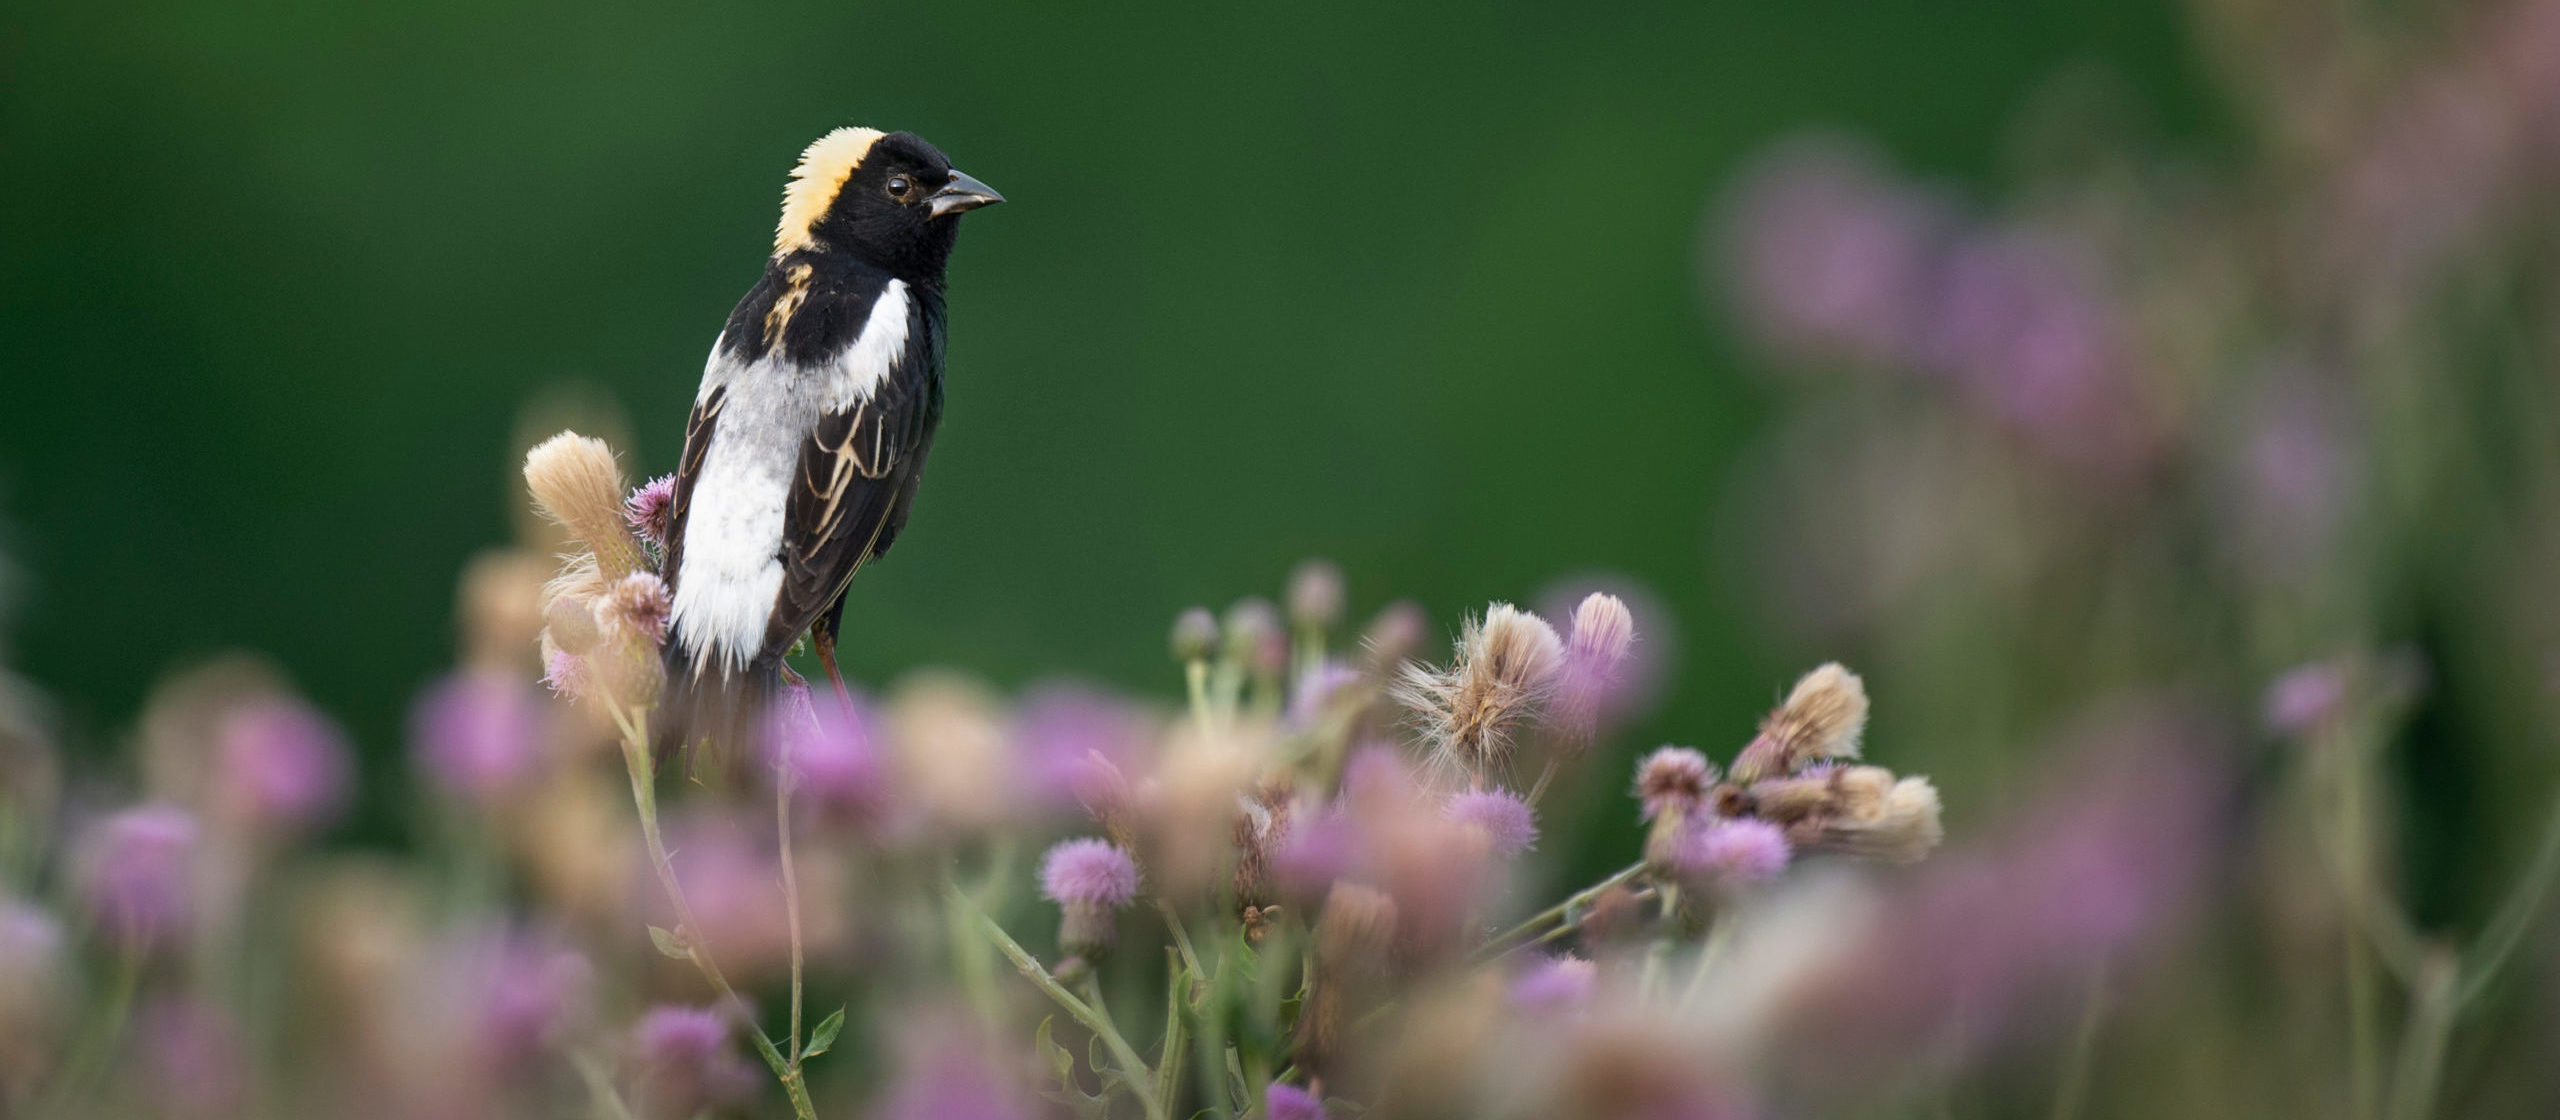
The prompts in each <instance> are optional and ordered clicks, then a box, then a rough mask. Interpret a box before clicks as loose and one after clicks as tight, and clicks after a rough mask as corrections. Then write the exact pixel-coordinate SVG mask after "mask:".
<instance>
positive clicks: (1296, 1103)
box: [1262, 1081, 1326, 1120]
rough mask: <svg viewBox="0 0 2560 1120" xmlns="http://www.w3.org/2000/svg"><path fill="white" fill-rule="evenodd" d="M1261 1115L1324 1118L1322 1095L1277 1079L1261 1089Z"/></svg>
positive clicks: (1276, 1119)
mask: <svg viewBox="0 0 2560 1120" xmlns="http://www.w3.org/2000/svg"><path fill="white" fill-rule="evenodd" d="M1262 1115H1263V1116H1264V1117H1266V1118H1267V1120H1326V1113H1325V1110H1324V1099H1323V1098H1322V1097H1318V1096H1316V1095H1315V1094H1314V1093H1311V1092H1308V1091H1307V1090H1305V1089H1301V1088H1299V1087H1297V1086H1295V1085H1290V1084H1286V1083H1283V1082H1279V1081H1274V1082H1272V1083H1271V1087H1270V1088H1269V1089H1266V1090H1264V1091H1263V1094H1262Z"/></svg>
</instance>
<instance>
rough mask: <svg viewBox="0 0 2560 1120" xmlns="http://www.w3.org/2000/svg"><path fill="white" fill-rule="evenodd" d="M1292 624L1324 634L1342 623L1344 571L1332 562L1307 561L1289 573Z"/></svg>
mask: <svg viewBox="0 0 2560 1120" xmlns="http://www.w3.org/2000/svg"><path fill="white" fill-rule="evenodd" d="M1289 621H1290V622H1292V623H1295V624H1296V625H1297V626H1298V627H1299V628H1301V629H1306V630H1324V629H1328V628H1330V627H1331V626H1332V625H1333V624H1334V623H1336V622H1340V621H1342V569H1341V568H1339V567H1336V566H1335V565H1334V563H1333V561H1330V560H1308V561H1306V562H1305V563H1302V564H1299V565H1298V567H1297V570H1295V571H1292V572H1290V573H1289Z"/></svg>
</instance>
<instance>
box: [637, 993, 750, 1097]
mask: <svg viewBox="0 0 2560 1120" xmlns="http://www.w3.org/2000/svg"><path fill="white" fill-rule="evenodd" d="M731 1033H732V1029H731V1025H730V1022H729V1018H728V1016H726V1015H724V1014H722V1013H721V1012H720V1011H719V1010H718V1009H717V1008H710V1007H673V1006H660V1007H652V1008H650V1009H649V1010H648V1012H647V1013H646V1014H643V1015H641V1016H640V1021H639V1022H638V1023H636V1024H634V1025H633V1026H632V1028H631V1040H630V1043H629V1050H630V1056H631V1065H632V1069H633V1071H634V1072H635V1073H636V1074H637V1075H638V1079H639V1082H640V1091H639V1093H638V1094H637V1096H638V1100H639V1102H640V1111H641V1112H642V1113H643V1114H645V1115H649V1116H663V1117H685V1116H693V1115H696V1114H698V1113H702V1112H706V1111H712V1110H716V1109H719V1108H724V1107H729V1106H733V1105H738V1104H743V1103H745V1102H747V1101H749V1100H752V1099H753V1098H754V1097H755V1092H756V1088H757V1086H758V1085H760V1084H761V1083H762V1081H763V1077H762V1075H761V1074H760V1073H759V1071H758V1070H757V1069H756V1067H754V1066H751V1065H749V1064H748V1063H747V1061H746V1059H745V1058H744V1057H741V1056H740V1055H739V1054H738V1050H737V1047H736V1045H734V1044H733V1043H732V1041H731V1039H730V1035H731Z"/></svg>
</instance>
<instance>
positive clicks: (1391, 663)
mask: <svg viewBox="0 0 2560 1120" xmlns="http://www.w3.org/2000/svg"><path fill="white" fill-rule="evenodd" d="M1430 630H1431V621H1430V619H1428V618H1426V617H1424V615H1423V613H1422V607H1421V606H1420V605H1419V604H1416V603H1415V602H1414V601H1413V600H1411V599H1398V600H1396V601H1395V602H1392V603H1389V604H1387V607H1386V609H1385V610H1382V611H1379V612H1378V617H1376V618H1373V619H1370V620H1369V629H1368V632H1367V633H1365V634H1363V635H1362V636H1361V639H1360V644H1361V646H1362V647H1363V648H1365V649H1367V650H1368V651H1369V659H1368V660H1369V670H1370V671H1371V672H1373V673H1384V672H1386V671H1387V670H1389V669H1393V668H1395V667H1396V666H1398V665H1402V664H1404V663H1405V662H1406V661H1408V660H1411V659H1412V657H1413V655H1414V654H1416V653H1420V652H1421V651H1422V640H1423V638H1424V637H1426V636H1428V634H1429V633H1430Z"/></svg>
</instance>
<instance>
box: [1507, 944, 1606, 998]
mask: <svg viewBox="0 0 2560 1120" xmlns="http://www.w3.org/2000/svg"><path fill="white" fill-rule="evenodd" d="M1599 979H1600V969H1599V967H1598V966H1597V965H1595V964H1593V963H1592V962H1591V961H1588V960H1585V959H1583V958H1581V957H1577V956H1573V955H1571V954H1567V955H1565V956H1560V957H1540V958H1538V960H1537V961H1536V962H1535V963H1533V964H1531V965H1530V966H1529V967H1527V968H1524V969H1522V970H1520V975H1519V976H1518V977H1516V978H1514V979H1513V980H1512V981H1511V991H1510V997H1511V1004H1512V1006H1514V1007H1517V1008H1520V1009H1521V1010H1523V1011H1528V1012H1532V1013H1547V1012H1556V1011H1567V1010H1571V1009H1573V1008H1577V1007H1580V1006H1582V1005H1583V1004H1585V1003H1588V1002H1590V1000H1591V989H1592V987H1593V986H1594V985H1595V984H1596V983H1597V982H1598V981H1599Z"/></svg>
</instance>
